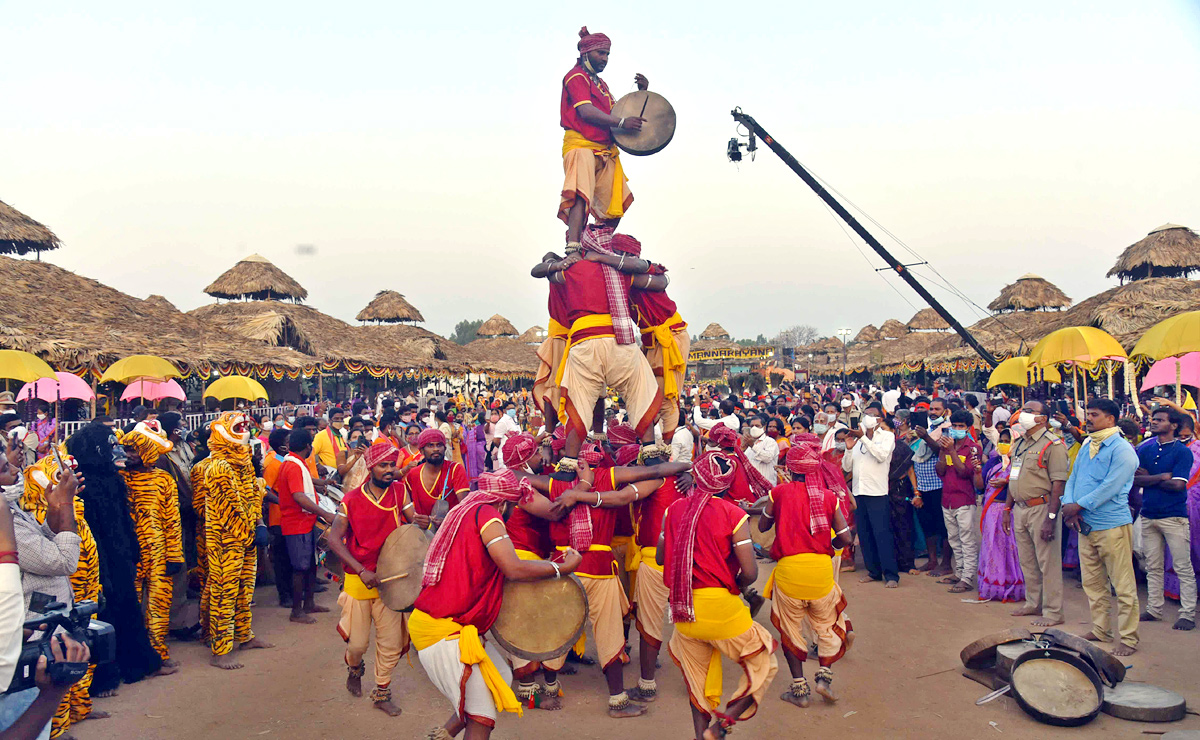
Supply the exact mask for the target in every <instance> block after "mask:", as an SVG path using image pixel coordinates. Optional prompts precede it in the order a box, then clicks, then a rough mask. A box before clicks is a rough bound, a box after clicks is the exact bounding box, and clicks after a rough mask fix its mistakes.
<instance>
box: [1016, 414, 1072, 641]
mask: <svg viewBox="0 0 1200 740" xmlns="http://www.w3.org/2000/svg"><path fill="white" fill-rule="evenodd" d="M1013 421H1014V423H1013V428H1014V429H1015V430H1019V431H1020V437H1018V438H1017V440H1016V442H1015V443H1013V446H1012V448H1011V450H1010V453H1011V460H1012V465H1011V470H1010V472H1009V474H1008V485H1007V489H1008V500H1007V501H1006V502H1005V509H1004V519H1003V527H1004V531H1005V532H1006V533H1008V532H1012V534H1013V535H1014V536H1015V537H1016V540H1017V552H1018V553H1019V555H1020V559H1021V572H1022V573H1023V574H1024V578H1025V605H1024V606H1023V607H1021V608H1020V609H1018V610H1016V611H1014V612H1013V616H1014V617H1029V616H1033V617H1040V619H1036V620H1034V622H1033V624H1034V625H1035V626H1038V627H1051V626H1054V625H1058V624H1062V623H1063V619H1064V617H1063V590H1062V588H1063V585H1062V584H1063V581H1062V546H1061V545H1062V539H1061V538H1062V520H1061V519H1060V518H1059V507H1060V506H1061V501H1062V494H1063V488H1064V487H1065V486H1066V482H1067V478H1068V477H1069V475H1070V461H1069V460H1068V457H1067V448H1066V445H1065V444H1063V441H1062V440H1061V439H1060V438H1059V437H1058V436H1056V435H1055V434H1053V433H1052V432H1050V431H1049V430H1048V429H1047V415H1046V407H1045V405H1044V404H1043V403H1042V402H1041V401H1038V400H1036V399H1031V400H1029V401H1027V402H1026V403H1025V405H1024V406H1023V407H1021V412H1020V413H1019V414H1018V415H1017V417H1016V419H1015V420H1013Z"/></svg>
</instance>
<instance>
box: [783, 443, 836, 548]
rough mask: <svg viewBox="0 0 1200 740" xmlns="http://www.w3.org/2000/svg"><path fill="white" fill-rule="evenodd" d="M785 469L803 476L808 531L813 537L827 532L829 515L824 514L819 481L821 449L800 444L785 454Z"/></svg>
mask: <svg viewBox="0 0 1200 740" xmlns="http://www.w3.org/2000/svg"><path fill="white" fill-rule="evenodd" d="M785 459H786V461H787V469H788V471H789V472H791V473H793V474H795V475H803V476H804V487H805V488H806V489H808V529H809V531H810V532H812V533H813V534H814V535H820V534H821V533H823V532H828V531H829V528H830V525H829V515H828V514H827V513H825V491H826V490H827V489H826V488H825V486H824V485H823V481H822V480H821V448H820V447H818V446H817V445H815V444H813V443H812V442H801V443H799V444H797V445H794V446H793V447H792V448H791V449H790V450H788V452H787V457H786V458H785Z"/></svg>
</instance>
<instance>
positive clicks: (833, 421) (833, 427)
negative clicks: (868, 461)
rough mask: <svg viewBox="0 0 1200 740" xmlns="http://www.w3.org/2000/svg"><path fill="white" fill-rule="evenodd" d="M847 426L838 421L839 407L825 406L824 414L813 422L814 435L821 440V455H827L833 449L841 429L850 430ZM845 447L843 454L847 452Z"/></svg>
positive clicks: (834, 405) (832, 404)
mask: <svg viewBox="0 0 1200 740" xmlns="http://www.w3.org/2000/svg"><path fill="white" fill-rule="evenodd" d="M848 428H849V427H847V426H846V425H845V424H843V423H841V422H840V421H838V405H837V404H836V403H832V402H831V403H827V404H825V410H824V412H823V413H820V414H817V418H816V419H815V420H814V422H813V434H816V435H817V436H818V437H820V438H821V454H825V453H827V452H829V451H830V450H832V449H833V447H834V444H836V442H837V440H836V438H835V437H836V434H837V430H839V429H848ZM845 451H846V449H845V447H843V448H842V452H845Z"/></svg>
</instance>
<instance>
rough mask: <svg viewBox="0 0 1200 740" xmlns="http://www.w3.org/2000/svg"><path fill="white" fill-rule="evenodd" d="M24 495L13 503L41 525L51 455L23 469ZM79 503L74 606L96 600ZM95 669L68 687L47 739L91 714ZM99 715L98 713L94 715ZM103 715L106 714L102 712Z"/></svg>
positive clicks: (56, 473)
mask: <svg viewBox="0 0 1200 740" xmlns="http://www.w3.org/2000/svg"><path fill="white" fill-rule="evenodd" d="M61 454H62V456H63V460H64V461H65V462H66V463H67V464H68V465H70V464H72V462H71V458H70V456H68V455H67V453H66V450H61ZM24 477H25V486H24V492H23V493H22V494H21V497H20V498H19V499H18V500H17V504H18V505H19V506H20V507H21V508H22V509H24V510H25V511H28V512H29V513H30V514H33V515H34V516H35V517H37V520H38V521H39V522H41V523H43V524H45V522H46V494H47V493H49V492H50V489H51V488H53V487H54V486H56V485H58V481H59V478H60V477H61V471H60V470H59V467H58V462H57V461H56V460H55V459H54V456H53V455H47V456H45V457H43V458H42V459H41V460H38V461H37V463H35V464H34V465H31V466H30V467H28V468H26V469H25V474H24ZM83 510H84V505H83V501H82V500H81V499H79V498H78V497H76V499H75V523H76V525H77V528H78V531H79V565H78V567H77V568H76V569H75V572H74V573H73V574H72V575H71V579H70V580H71V598H72V599H73V600H74V602H75V603H76V604H78V603H79V602H81V601H95V602H97V603H99V601H100V555H99V551H98V550H97V548H96V538H95V537H93V536H92V530H91V527H89V526H88V523H87V520H86V519H84V516H83ZM95 668H96V667H95V666H94V665H89V666H88V671H87V675H85V676H84V677H83V678H81V679H79V681H78V682H77V683H75V684H74V685H72V686H71V688H70V689H69V690H68V691H67V694H66V696H64V697H63V700H62V702H61V703H60V704H59V705H58V708H57V709H55V710H54V717H53V719H52V720H51V724H50V737H51V738H56V737H59V736H61V735H62V734H63V733H65V732H66V731H67V730H69V729H70V728H71V725H72V724H74V723H76V722H80V721H82V720H83V719H85V718H86V717H87V716H88V715H89V714H91V712H92V696H91V691H90V688H91V685H92V674H93V673H94V672H95ZM97 716H99V714H97ZM105 716H107V713H105Z"/></svg>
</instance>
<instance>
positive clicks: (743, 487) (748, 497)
mask: <svg viewBox="0 0 1200 740" xmlns="http://www.w3.org/2000/svg"><path fill="white" fill-rule="evenodd" d="M725 496H726V498H728V499H729V500H730V501H745V502H746V503H748V504H752V503H754V502H755V501H757V500H758V497H757V496H755V495H754V491H753V490H752V489H751V488H750V476H748V475H746V471H745V469H744V468H742V466H740V465H739V466H738V467H737V470H735V471H733V483H731V484H729V490H728V491H726V492H725Z"/></svg>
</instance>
